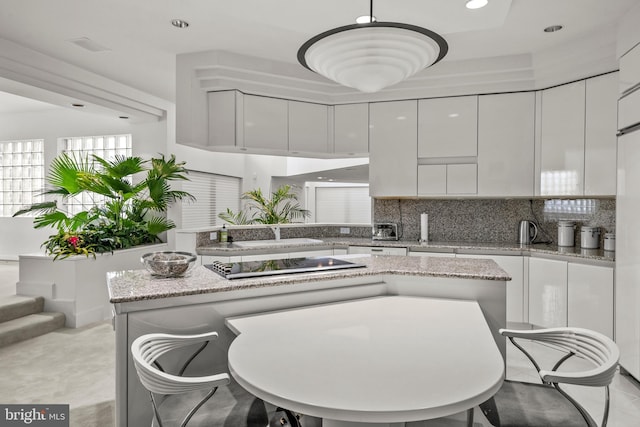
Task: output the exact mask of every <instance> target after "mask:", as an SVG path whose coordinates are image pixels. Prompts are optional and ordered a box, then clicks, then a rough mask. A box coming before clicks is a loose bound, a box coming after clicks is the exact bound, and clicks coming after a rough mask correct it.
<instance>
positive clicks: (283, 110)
mask: <svg viewBox="0 0 640 427" xmlns="http://www.w3.org/2000/svg"><path fill="white" fill-rule="evenodd" d="M243 119H244V144H243V147H245V148H257V149H267V150H279V151H286V150H287V149H288V102H287V100H285V99H279V98H268V97H265V96H255V95H244V117H243Z"/></svg>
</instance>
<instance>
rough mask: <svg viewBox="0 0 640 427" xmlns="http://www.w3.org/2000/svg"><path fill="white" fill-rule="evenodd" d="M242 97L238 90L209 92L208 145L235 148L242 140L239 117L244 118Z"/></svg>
mask: <svg viewBox="0 0 640 427" xmlns="http://www.w3.org/2000/svg"><path fill="white" fill-rule="evenodd" d="M242 97H243V95H242V94H241V93H240V92H238V91H237V90H224V91H219V92H209V93H208V94H207V102H208V103H209V117H208V121H209V123H208V128H209V138H208V145H209V146H212V147H235V146H236V143H237V141H239V140H241V139H242V134H243V130H242V129H239V126H240V123H238V122H237V117H238V116H240V117H242V114H243V111H242V101H243V100H242Z"/></svg>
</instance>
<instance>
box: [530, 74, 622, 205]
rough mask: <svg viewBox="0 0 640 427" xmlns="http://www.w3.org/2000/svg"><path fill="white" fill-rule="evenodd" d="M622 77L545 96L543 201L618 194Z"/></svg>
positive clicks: (595, 79) (551, 91) (564, 87)
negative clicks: (619, 93) (545, 198)
mask: <svg viewBox="0 0 640 427" xmlns="http://www.w3.org/2000/svg"><path fill="white" fill-rule="evenodd" d="M617 79H618V73H610V74H605V75H602V76H598V77H593V78H590V79H587V80H582V81H579V82H575V83H570V84H566V85H562V86H558V87H554V88H551V89H546V90H543V91H542V92H541V103H542V106H541V109H540V110H541V117H540V124H539V125H540V129H541V132H540V134H541V137H540V140H539V141H536V143H539V144H540V145H539V146H538V148H537V150H538V153H539V156H540V157H539V158H540V166H539V169H538V171H537V173H539V174H540V176H539V179H540V181H539V188H536V193H535V195H541V196H613V195H615V194H616V185H615V180H616V172H615V171H616V129H617V117H618V110H617V104H616V97H617V90H616V87H617Z"/></svg>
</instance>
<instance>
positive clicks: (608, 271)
mask: <svg viewBox="0 0 640 427" xmlns="http://www.w3.org/2000/svg"><path fill="white" fill-rule="evenodd" d="M567 280H568V289H567V290H568V310H567V315H568V322H567V323H568V326H575V327H580V328H587V329H592V330H594V331H598V332H600V333H603V334H605V335H606V336H608V337H609V338H611V339H613V268H612V267H601V266H594V265H582V264H572V263H569V268H568V275H567Z"/></svg>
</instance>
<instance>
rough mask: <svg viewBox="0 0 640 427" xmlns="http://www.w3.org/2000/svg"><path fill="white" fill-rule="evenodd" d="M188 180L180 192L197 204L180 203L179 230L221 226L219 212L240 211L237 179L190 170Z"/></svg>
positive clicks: (238, 181) (238, 179) (238, 182)
mask: <svg viewBox="0 0 640 427" xmlns="http://www.w3.org/2000/svg"><path fill="white" fill-rule="evenodd" d="M187 177H188V178H189V181H185V182H184V183H183V184H182V189H183V191H187V192H189V193H191V194H192V195H193V196H194V197H195V198H196V201H195V202H183V203H182V228H195V227H207V226H210V225H222V224H223V223H224V221H223V220H221V219H220V218H218V214H219V213H220V212H226V210H227V208H229V209H231V210H232V211H234V212H237V211H238V210H239V209H240V178H235V177H231V176H224V175H216V174H212V173H204V172H195V171H189V175H188V176H187Z"/></svg>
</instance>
